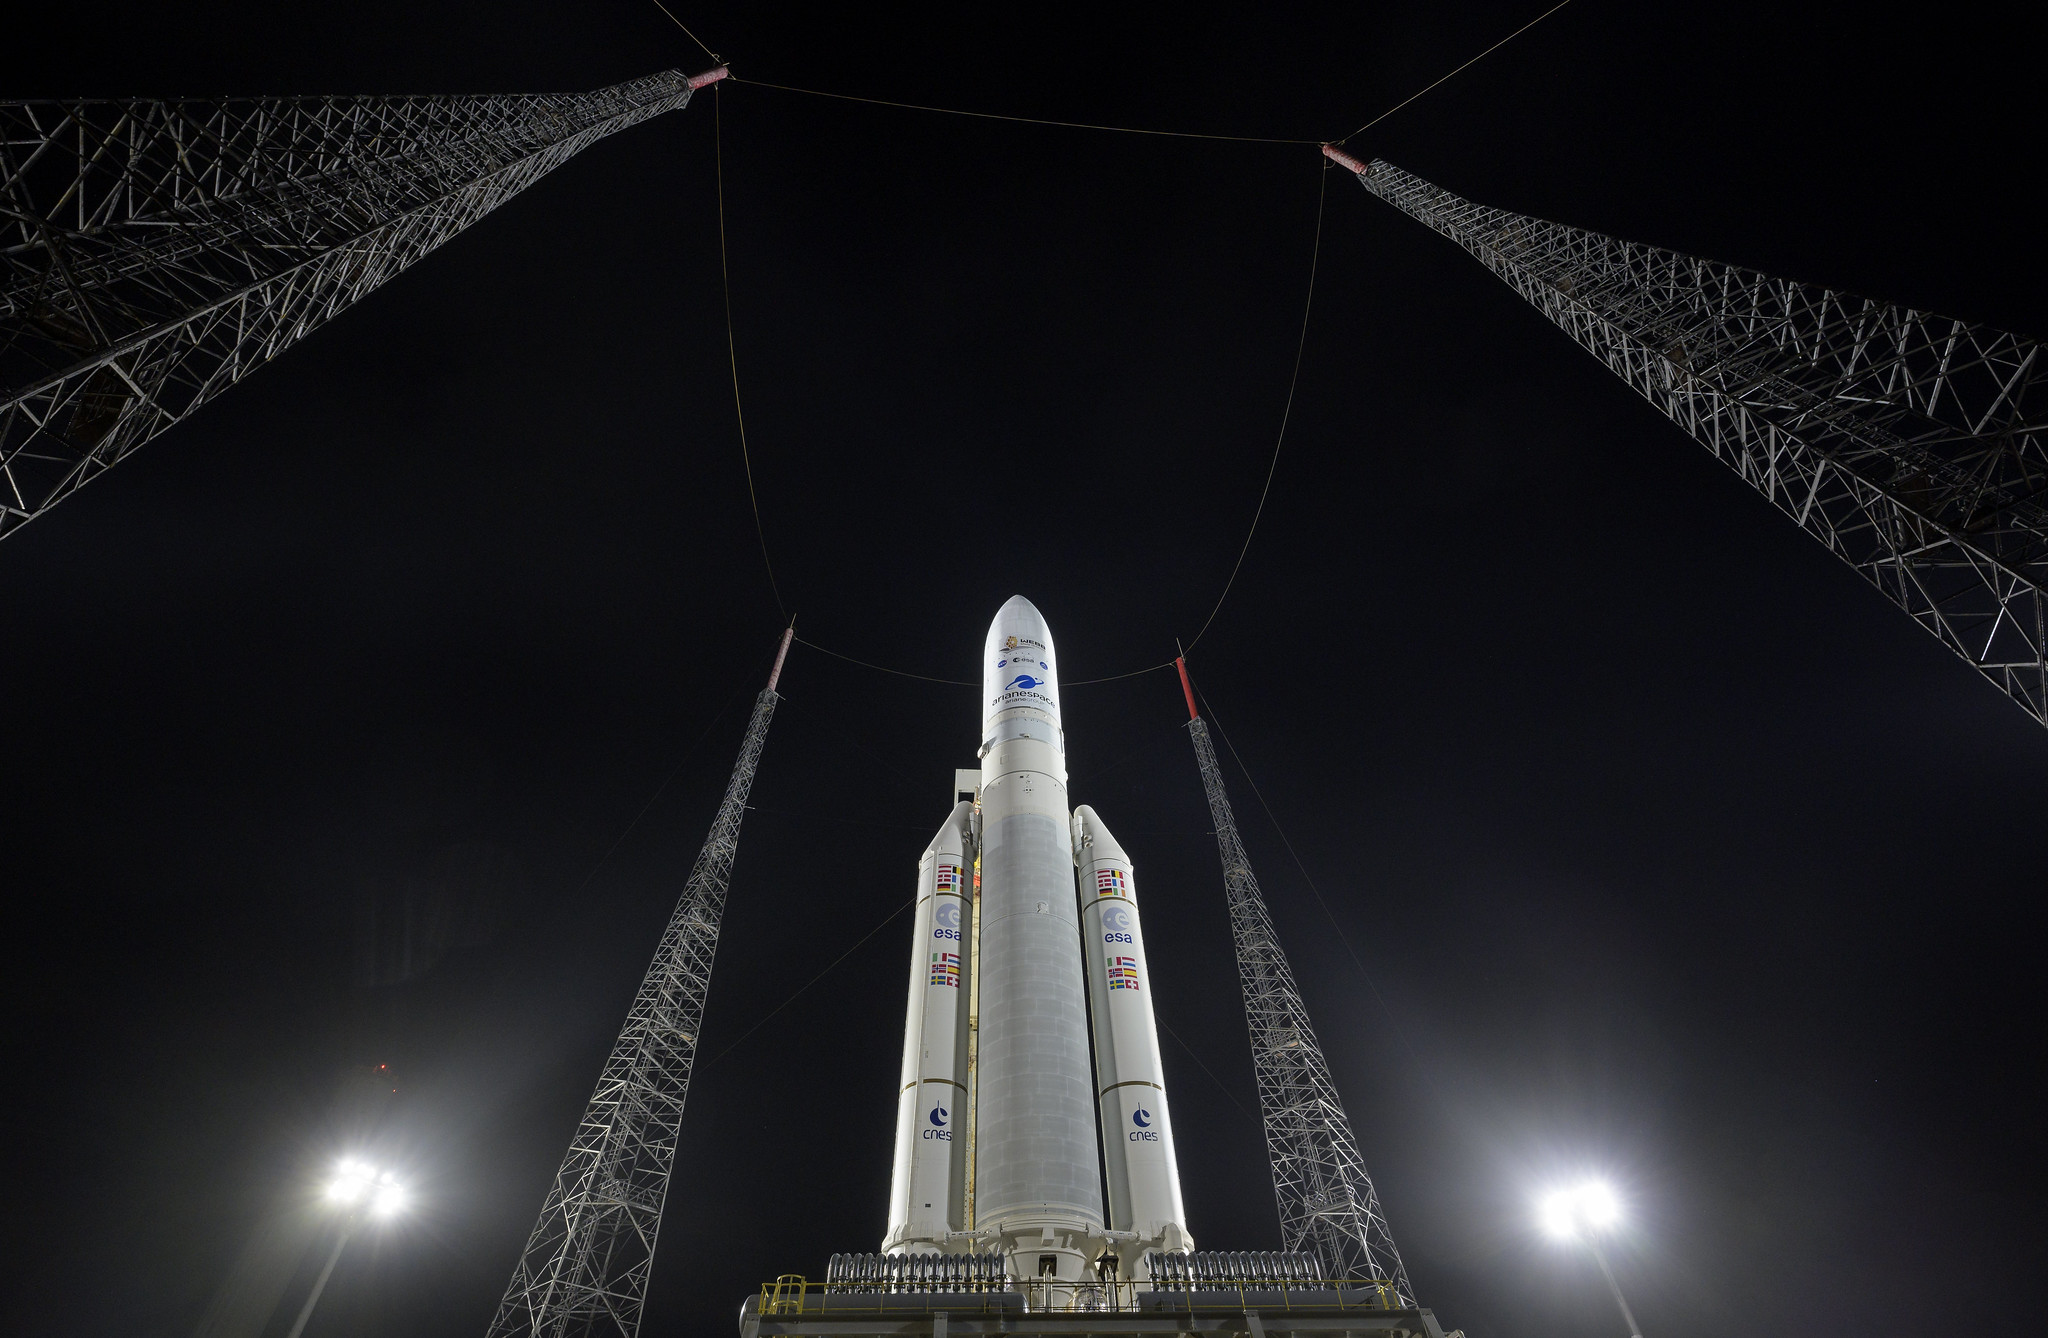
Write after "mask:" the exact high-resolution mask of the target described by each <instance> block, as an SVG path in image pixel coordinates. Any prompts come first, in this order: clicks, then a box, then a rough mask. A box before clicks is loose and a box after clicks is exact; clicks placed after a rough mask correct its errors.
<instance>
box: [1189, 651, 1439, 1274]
mask: <svg viewBox="0 0 2048 1338" xmlns="http://www.w3.org/2000/svg"><path fill="white" fill-rule="evenodd" d="M1174 663H1175V665H1176V667H1177V668H1179V670H1180V675H1181V689H1182V691H1183V692H1185V693H1186V694H1187V700H1188V737H1189V738H1190V739H1191V740H1193V742H1194V745H1195V762H1196V764H1197V765H1198V766H1199V767H1200V768H1201V772H1202V788H1203V790H1204V791H1206V792H1207V794H1208V796H1209V818H1210V820H1211V821H1212V822H1214V823H1215V825H1216V853H1217V854H1218V855H1220V856H1221V857H1222V860H1223V889H1224V895H1225V897H1226V899H1227V901H1228V904H1229V908H1230V933H1231V937H1232V939H1233V940H1235V942H1236V946H1237V976H1238V983H1239V984H1240V985H1241V986H1242V987H1243V989H1244V1015H1245V1023H1246V1025H1247V1026H1248V1027H1249V1029H1250V1031H1251V1041H1252V1067H1253V1069H1254V1070H1255V1072H1256V1073H1257V1075H1258V1080H1259V1113H1260V1115H1261V1117H1262V1119H1263V1121H1264V1123H1265V1127H1266V1153H1267V1156H1268V1157H1269V1158H1270V1159H1271V1160H1272V1163H1273V1196H1274V1198H1275V1199H1277V1200H1278V1202H1279V1208H1280V1239H1281V1245H1280V1248H1281V1249H1283V1250H1286V1251H1289V1252H1308V1253H1313V1254H1314V1255H1316V1257H1317V1258H1318V1259H1319V1260H1320V1262H1321V1265H1322V1269H1323V1274H1322V1275H1323V1276H1324V1277H1327V1278H1382V1279H1385V1280H1386V1281H1388V1282H1391V1283H1392V1284H1393V1286H1394V1290H1395V1291H1396V1292H1397V1293H1398V1295H1399V1303H1400V1304H1401V1305H1403V1306H1412V1305H1414V1304H1415V1289H1414V1288H1413V1287H1412V1286H1410V1285H1409V1282H1408V1269H1407V1266H1406V1265H1405V1264H1403V1263H1402V1262H1401V1252H1400V1250H1398V1249H1396V1248H1395V1246H1394V1237H1393V1233H1392V1232H1390V1231H1389V1230H1388V1229H1387V1219H1386V1215H1385V1214H1384V1213H1382V1212H1381V1211H1380V1199H1379V1193H1378V1192H1377V1191H1376V1190H1375V1189H1374V1188H1373V1184H1372V1176H1371V1175H1369V1174H1368V1173H1367V1172H1366V1169H1365V1159H1364V1158H1363V1157H1362V1156H1360V1155H1359V1152H1358V1139H1357V1137H1356V1136H1355V1135H1354V1134H1353V1133H1352V1132H1351V1117H1350V1116H1349V1115H1347V1114H1345V1113H1344V1103H1343V1101H1341V1100H1340V1099H1339V1098H1338V1096H1337V1084H1336V1083H1335V1081H1333V1080H1332V1079H1331V1077H1330V1065H1329V1061H1327V1060H1326V1059H1324V1058H1323V1048H1322V1046H1321V1044H1320V1043H1318V1042H1317V1040H1316V1033H1315V1028H1314V1026H1313V1025H1311V1024H1310V1022H1309V1016H1308V1008H1307V1006H1306V1005H1305V1004H1304V1003H1303V1002H1302V999H1301V989H1300V987H1299V986H1297V985H1296V984H1295V983H1294V971H1293V968H1291V967H1290V966H1288V964H1287V955H1286V954H1285V953H1284V952H1282V951H1281V949H1280V938H1279V935H1277V934H1276V933H1275V932H1274V930H1273V919H1272V916H1270V915H1269V914H1268V913H1267V911H1266V898H1265V896H1264V894H1263V893H1261V892H1260V891H1259V880H1258V876H1257V875H1256V874H1254V873H1253V872H1252V863H1251V859H1250V857H1249V856H1247V855H1246V854H1245V850H1244V842H1243V841H1242V840H1240V839H1239V838H1238V834H1237V817H1236V815H1235V814H1233V813H1232V812H1231V808H1230V796H1229V794H1228V793H1226V792H1225V790H1224V788H1223V769H1222V767H1220V766H1218V765H1217V762H1216V749H1215V746H1214V745H1213V744H1211V743H1210V742H1209V724H1208V722H1207V721H1205V720H1203V719H1202V717H1201V715H1200V714H1198V713H1197V712H1196V710H1195V697H1194V692H1193V690H1192V689H1191V688H1190V686H1189V684H1188V678H1187V666H1186V664H1185V663H1183V662H1182V661H1179V660H1176V661H1175V662H1174Z"/></svg>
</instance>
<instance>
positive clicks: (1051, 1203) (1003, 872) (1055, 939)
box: [974, 595, 1103, 1273]
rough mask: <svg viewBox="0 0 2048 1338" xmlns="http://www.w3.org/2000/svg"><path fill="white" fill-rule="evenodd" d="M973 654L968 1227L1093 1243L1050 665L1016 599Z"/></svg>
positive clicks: (1089, 1149) (1079, 1010)
mask: <svg viewBox="0 0 2048 1338" xmlns="http://www.w3.org/2000/svg"><path fill="white" fill-rule="evenodd" d="M983 650H984V656H983V660H982V702H983V708H984V709H983V722H982V733H981V759H982V765H981V925H980V933H981V979H980V982H979V989H980V1017H979V1023H978V1025H979V1028H980V1041H979V1059H978V1076H977V1090H976V1099H975V1106H976V1135H975V1171H974V1204H975V1206H974V1217H975V1223H974V1224H975V1227H976V1228H977V1229H979V1230H995V1231H998V1232H1002V1233H1004V1234H1006V1235H1013V1236H1021V1233H1023V1232H1025V1231H1027V1230H1030V1231H1043V1232H1045V1233H1050V1236H1051V1237H1052V1238H1057V1237H1058V1236H1059V1235H1062V1234H1073V1235H1086V1236H1096V1235H1099V1233H1100V1231H1101V1229H1102V1224H1103V1223H1102V1182H1101V1178H1100V1176H1099V1175H1098V1174H1097V1171H1096V1142H1095V1127H1096V1126H1095V1087H1094V1083H1093V1074H1092V1073H1091V1065H1090V1064H1089V1054H1088V1014H1087V1005H1086V1003H1085V1001H1084V990H1085V986H1084V985H1083V983H1082V973H1081V956H1080V953H1079V952H1078V951H1077V949H1078V947H1079V938H1080V924H1079V914H1078V909H1077V907H1076V904H1075V898H1074V881H1073V879H1074V858H1073V846H1072V836H1071V834H1070V831H1069V827H1068V812H1067V766H1066V739H1065V735H1064V731H1063V730H1062V729H1061V726H1060V698H1059V658H1058V656H1057V655H1056V654H1055V653H1054V651H1053V645H1052V635H1051V633H1050V632H1049V631H1048V630H1047V628H1046V625H1045V619H1044V617H1043V616H1042V615H1041V614H1040V613H1039V612H1038V610H1037V608H1035V607H1034V606H1033V605H1032V603H1031V601H1030V600H1028V599H1025V598H1024V597H1023V596H1022V595H1018V596H1015V597H1013V598H1012V599H1011V600H1010V601H1009V602H1008V603H1006V604H1004V605H1003V607H1002V609H1001V610H1000V611H998V612H997V614H996V617H995V621H994V622H993V623H992V624H990V626H989V630H988V640H987V642H986V643H985V645H984V647H983ZM1048 1243H1050V1241H1049V1242H1048ZM1060 1253H1061V1254H1062V1255H1066V1254H1067V1251H1065V1250H1061V1251H1060ZM1068 1257H1069V1258H1070V1259H1072V1260H1073V1263H1074V1264H1076V1265H1077V1264H1078V1262H1079V1259H1078V1256H1077V1255H1073V1256H1068ZM1066 1271H1068V1269H1067V1268H1064V1267H1063V1268H1062V1272H1063V1273H1065V1272H1066ZM1076 1271H1078V1270H1076Z"/></svg>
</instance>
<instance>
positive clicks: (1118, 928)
mask: <svg viewBox="0 0 2048 1338" xmlns="http://www.w3.org/2000/svg"><path fill="white" fill-rule="evenodd" d="M1132 927H1133V926H1132V920H1131V912H1130V908H1129V907H1125V906H1110V907H1107V908H1105V909H1104V910H1103V912H1102V930H1103V933H1102V941H1103V942H1104V943H1130V942H1132V941H1133V940H1132V938H1131V929H1132Z"/></svg>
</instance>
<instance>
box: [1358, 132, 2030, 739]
mask: <svg viewBox="0 0 2048 1338" xmlns="http://www.w3.org/2000/svg"><path fill="white" fill-rule="evenodd" d="M1323 152H1324V153H1325V154H1326V155H1327V156H1328V157H1330V158H1331V159H1332V160H1333V161H1335V162H1336V163H1338V164H1339V165H1340V166H1342V167H1344V168H1346V169H1347V170H1349V171H1352V172H1354V173H1356V174H1357V176H1358V180H1359V182H1360V184H1362V185H1363V186H1364V187H1365V188H1366V189H1367V190H1368V191H1371V192H1372V193H1373V194H1374V195H1377V196H1379V197H1380V198H1381V199H1382V200H1385V201H1387V203H1389V204H1391V205H1393V206H1394V207H1395V208H1397V209H1399V210H1401V211H1402V212H1403V213H1405V214H1407V215H1409V216H1410V217H1412V218H1414V219H1416V220H1417V221H1419V222H1421V223H1424V224H1426V225H1427V226H1429V227H1431V228H1433V229H1435V230H1436V231H1438V232H1440V233H1442V234H1443V235H1444V236H1446V237H1448V238H1450V239H1451V240H1452V241H1454V242H1456V243H1457V244H1458V245H1459V246H1462V247H1463V248H1465V250H1466V251H1468V252H1470V253H1471V254H1472V255H1473V256H1475V257H1476V258H1477V259H1478V260H1479V261H1480V262H1481V263H1482V264H1484V265H1485V266H1486V267H1487V268H1488V269H1490V270H1492V271H1493V272H1494V273H1495V274H1497V275H1499V276H1500V277H1501V278H1502V279H1503V280H1505V281H1506V282H1507V283H1508V285H1509V286H1510V287H1512V288H1513V289H1514V290H1515V291H1516V292H1517V293H1520V294H1521V295H1522V296H1523V297H1524V298H1526V299H1527V300H1528V301H1529V303H1530V304H1531V305H1533V306H1534V307H1535V308H1536V309H1537V310H1538V311H1540V312H1542V313H1543V314H1544V315H1545V316H1547V317H1549V318H1550V320H1552V321H1553V322H1555V323H1556V324H1557V326H1558V327H1559V328H1560V329H1562V330H1563V331H1564V332H1565V333H1566V334H1569V335H1570V336H1571V337H1572V338H1573V339H1575V340H1577V341H1578V342H1579V343H1580V344H1581V345H1583V346H1584V347H1585V348H1586V350H1587V351H1588V352H1590V353H1592V354H1593V356H1594V357H1596V358H1598V359H1600V361H1602V362H1603V363H1605V364H1607V366H1608V368H1609V369H1610V370H1612V371H1613V372H1614V373H1615V374H1616V375H1618V376H1620V377H1621V379H1622V380H1624V381H1626V382H1627V383H1628V384H1629V385H1630V386H1632V387H1633V388H1634V389H1635V390H1636V391H1637V392H1638V393H1640V394H1641V395H1642V396H1643V397H1644V398H1646V399H1648V400H1649V401H1650V402H1651V403H1652V404H1654V405H1656V406H1657V408H1659V409H1661V410H1662V411H1663V412H1664V413H1666V414H1668V415H1669V416H1670V417H1671V419H1672V420H1673V421H1674V422H1676V423H1677V424H1678V425H1679V426H1680V427H1683V428H1684V429H1685V430H1686V431H1688V432H1690V433H1691V434H1692V435H1693V437H1694V438H1696V439H1697V440H1698V441H1699V442H1700V444H1701V445H1703V446H1705V447H1706V448H1707V449H1708V450H1710V451H1712V452H1713V453H1714V455H1715V457H1716V458H1717V459H1719V460H1721V461H1722V462H1723V463H1725V464H1727V465H1729V466H1730V467H1731V468H1733V469H1734V470H1735V471H1736V472H1737V473H1738V474H1740V475H1741V476H1742V477H1743V479H1744V480H1745V481H1747V482H1748V483H1749V484H1750V485H1751V486H1752V487H1754V488H1755V489H1756V490H1757V491H1759V492H1761V493H1762V494H1763V495H1764V496H1765V497H1767V498H1769V499H1770V500H1771V501H1772V502H1773V503H1775V504H1776V505H1777V506H1778V508H1779V509H1780V510H1782V511H1784V512H1785V513H1786V514H1787V515H1789V516H1791V517H1792V518H1793V519H1794V520H1795V521H1797V522H1798V524H1799V526H1800V528H1801V529H1803V530H1805V531H1806V532H1807V533H1808V534H1810V535H1812V536H1813V537H1814V538H1816V539H1818V540H1820V541H1821V542H1822V543H1823V544H1825V545H1827V547H1828V549H1829V551H1831V552H1833V553H1834V554H1835V555H1836V556H1838V557H1840V558H1841V559H1843V560H1844V561H1845V562H1847V563H1849V565H1850V566H1852V567H1854V568H1855V569H1856V570H1857V571H1859V572H1861V573H1862V574H1863V575H1864V576H1865V577H1866V578H1867V579H1869V580H1870V581H1871V583H1872V584H1874V585H1876V586H1877V588H1878V589H1879V590H1881V591H1883V592H1884V594H1885V596H1886V597H1887V598H1888V599H1890V600H1891V601H1892V602H1893V603H1894V604H1897V605H1898V606H1899V607H1900V608H1902V609H1904V610H1905V611H1906V613H1907V614H1908V615H1910V616H1911V617H1912V618H1913V620H1914V621H1915V622H1918V623H1919V624H1920V625H1921V626H1922V627H1924V628H1926V629H1927V630H1928V631H1929V632H1932V633H1933V634H1934V635H1935V636H1937V637H1939V638H1940V639H1941V642H1942V644H1943V645H1946V646H1948V647H1949V648H1950V649H1951V650H1953V651H1955V652H1956V653H1957V654H1958V655H1961V656H1962V657H1963V658H1964V659H1965V660H1967V661H1969V662H1970V664H1971V665H1972V666H1974V667H1975V668H1976V669H1977V670H1978V671H1979V672H1980V673H1982V674H1983V675H1984V676H1985V677H1986V678H1989V679H1990V680H1991V681H1992V682H1993V683H1995V684H1997V685H1998V687H1999V688H2000V690H2002V691H2003V692H2005V693H2006V694H2007V695H2008V696H2010V697H2011V698H2012V699H2013V700H2014V701H2016V702H2018V703H2019V704H2020V707H2021V708H2022V709H2023V710H2025V711H2026V712H2027V714H2029V715H2030V716H2032V717H2033V718H2034V719H2035V720H2036V721H2038V722H2040V723H2042V724H2044V725H2048V627H2044V622H2048V600H2044V593H2043V588H2044V586H2048V422H2044V419H2048V389H2044V386H2043V383H2044V380H2048V366H2044V363H2048V359H2043V358H2042V357H2041V356H2040V353H2041V348H2040V345H2039V344H2038V343H2036V342H2035V341H2033V340H2030V339H2023V338H2021V337H2019V336H2017V335H2012V334H2008V333H2006V332H2005V331H2003V330H1995V329H1992V328H1990V327H1989V326H1984V325H1976V324H1972V323H1970V322H1967V321H1960V320H1954V319H1951V318H1949V317H1945V316H1934V315H1930V314H1928V313H1926V312H1922V311H1915V310H1913V309H1911V308H1908V307H1898V306H1891V305H1888V304H1886V303H1882V302H1876V301H1872V300H1870V299H1868V298H1861V297H1852V296H1850V295H1848V294H1846V293H1839V292H1835V291H1833V290H1832V289H1827V288H1819V287H1814V286H1811V285H1808V284H1800V283H1793V282H1791V281H1789V280H1786V279H1775V278H1772V277H1770V276H1769V275H1766V274H1759V273H1757V272H1756V271H1754V270H1747V269H1740V268H1737V267H1736V266H1733V265H1725V264H1721V263H1720V262H1718V261H1711V260H1699V259H1696V258H1694V257H1692V256H1687V255H1681V254H1679V253H1678V252H1676V251H1666V250H1662V249H1660V248H1657V247H1654V246H1643V245H1640V244H1638V243H1635V242H1624V241H1618V240H1616V239H1614V238H1612V237H1606V236H1602V235H1601V234H1599V233H1597V232H1588V231H1586V230H1585V229H1583V228H1573V227H1566V226H1564V225H1563V224H1559V223H1546V222H1543V221H1541V220H1538V219H1533V218H1525V217H1523V216H1522V215H1520V214H1512V213H1509V212H1507V211H1506V210H1502V209H1493V208H1489V207H1487V206H1485V205H1478V204H1474V203H1472V202H1471V201H1469V200H1464V199H1460V198H1459V197H1458V196H1456V195H1453V194H1451V193H1450V192H1449V191H1446V190H1444V189H1442V188H1441V187H1438V186H1433V185H1431V184H1430V183H1429V182H1427V181H1424V180H1423V179H1422V178H1420V177H1417V176H1415V175H1413V174H1412V173H1409V172H1404V171H1402V170H1401V169H1400V168H1398V167H1395V166H1393V165H1392V164H1391V163H1386V162H1380V161H1377V160H1375V161H1374V162H1371V163H1363V162H1360V161H1359V160H1358V159H1356V158H1353V157H1351V156H1350V155H1349V154H1346V153H1344V152H1342V151H1341V150H1339V149H1336V148H1334V147H1331V146H1325V148H1324V150H1323Z"/></svg>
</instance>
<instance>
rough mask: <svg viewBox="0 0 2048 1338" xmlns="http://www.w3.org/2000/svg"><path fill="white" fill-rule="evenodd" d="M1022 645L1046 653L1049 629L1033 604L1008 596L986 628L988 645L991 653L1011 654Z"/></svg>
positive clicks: (1048, 644)
mask: <svg viewBox="0 0 2048 1338" xmlns="http://www.w3.org/2000/svg"><path fill="white" fill-rule="evenodd" d="M1026 643H1029V644H1030V645H1032V646H1034V647H1043V648H1045V649H1047V650H1050V649H1051V648H1052V629H1051V628H1049V627H1047V626H1046V625H1045V615H1044V614H1042V613H1040V612H1039V611H1038V606H1037V605H1036V604H1033V603H1032V602H1031V601H1030V600H1028V599H1026V598H1024V596H1022V595H1011V596H1010V598H1009V599H1008V600H1007V601H1005V602H1004V604H1003V606H1002V607H1001V608H1000V609H997V610H996V616H995V619H994V620H993V621H992V622H990V623H989V625H988V645H989V648H990V649H991V650H1003V649H1012V650H1014V649H1016V648H1017V647H1018V646H1020V645H1023V644H1026Z"/></svg>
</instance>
